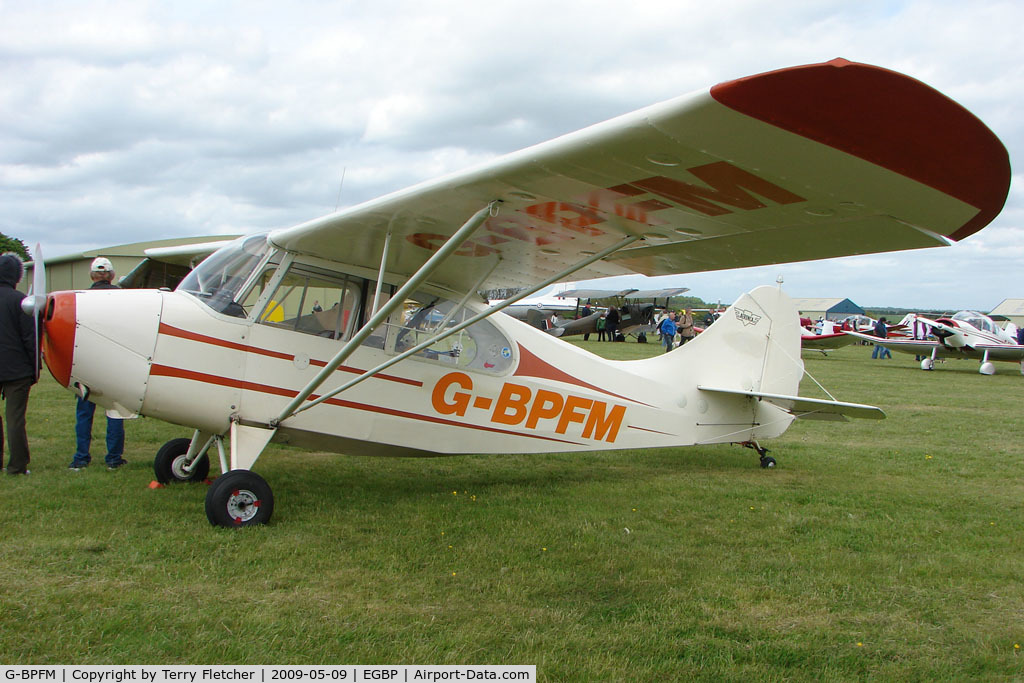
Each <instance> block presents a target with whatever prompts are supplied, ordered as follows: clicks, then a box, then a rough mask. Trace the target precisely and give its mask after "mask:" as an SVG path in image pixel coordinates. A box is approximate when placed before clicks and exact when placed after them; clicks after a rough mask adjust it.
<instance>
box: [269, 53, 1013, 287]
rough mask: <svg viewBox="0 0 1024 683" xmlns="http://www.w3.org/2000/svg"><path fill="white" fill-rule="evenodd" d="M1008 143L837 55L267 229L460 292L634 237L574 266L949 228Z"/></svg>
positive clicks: (909, 239)
mask: <svg viewBox="0 0 1024 683" xmlns="http://www.w3.org/2000/svg"><path fill="white" fill-rule="evenodd" d="M1009 180H1010V167H1009V159H1008V155H1007V152H1006V150H1005V148H1004V147H1003V145H1002V143H1001V142H1000V141H999V140H998V138H996V136H995V135H994V134H993V133H992V132H991V131H990V130H989V129H988V128H987V127H986V126H985V125H984V124H983V123H982V122H980V121H979V120H978V119H977V118H975V117H974V116H973V115H972V114H971V113H970V112H968V111H967V110H965V109H964V108H962V107H961V106H960V105H958V104H956V103H955V102H953V101H952V100H950V99H948V98H946V97H945V96H944V95H942V94H941V93H939V92H937V91H935V90H933V89H932V88H930V87H929V86H927V85H925V84H923V83H921V82H919V81H917V80H914V79H912V78H909V77H907V76H904V75H901V74H899V73H896V72H893V71H889V70H886V69H882V68H879V67H875V66H869V65H865V64H858V63H853V62H849V61H846V60H843V59H836V60H833V61H831V62H827V63H823V64H814V65H808V66H799V67H792V68H786V69H782V70H778V71H772V72H768V73H764V74H760V75H757V76H751V77H748V78H742V79H739V80H735V81H730V82H726V83H721V84H719V85H716V86H714V87H711V88H709V89H706V90H703V91H700V92H696V93H693V94H690V95H685V96H681V97H678V98H676V99H673V100H669V101H667V102H664V103H661V104H657V105H654V106H651V107H647V108H645V109H641V110H638V111H635V112H633V113H630V114H626V115H624V116H620V117H618V118H615V119H612V120H610V121H606V122H604V123H600V124H597V125H595V126H592V127H589V128H586V129H583V130H581V131H578V132H575V133H571V134H569V135H565V136H562V137H560V138H557V139H555V140H551V141H549V142H545V143H542V144H539V145H536V146H534V147H530V148H527V149H524V150H522V151H519V152H515V153H512V154H509V155H507V156H504V157H501V158H498V159H495V160H493V161H490V162H488V163H485V164H483V165H481V166H478V167H476V168H472V169H470V170H466V171H462V172H458V173H455V174H453V175H450V176H447V177H444V178H441V179H439V180H434V181H430V182H426V183H423V184H420V185H417V186H414V187H412V188H409V189H406V190H402V191H399V192H395V193H393V194H389V195H386V196H384V197H381V198H379V199H375V200H372V201H369V202H366V203H363V204H360V205H358V206H354V207H351V208H348V209H344V210H342V211H339V212H337V213H334V214H331V215H328V216H325V217H323V218H320V219H317V220H313V221H310V222H307V223H304V224H302V225H299V226H296V227H294V228H287V229H282V230H277V231H274V232H273V233H271V236H270V240H271V242H272V243H273V244H275V245H277V246H279V247H283V248H285V249H288V250H292V251H296V252H299V253H304V254H310V255H316V256H322V257H324V258H326V259H329V260H332V261H336V262H340V263H343V264H351V265H353V266H356V267H372V268H374V270H376V269H377V267H378V266H379V265H380V263H381V254H382V253H385V249H384V247H385V243H387V244H389V245H390V247H389V249H388V250H387V252H386V253H387V255H386V258H385V259H384V267H385V270H386V271H387V272H388V273H391V274H393V275H398V276H403V275H408V274H410V273H413V272H415V271H416V270H417V269H418V268H419V267H420V266H421V265H422V264H423V263H424V262H425V261H426V259H427V258H429V257H430V256H431V254H432V253H433V252H434V251H436V250H437V249H438V248H439V247H440V245H441V244H442V243H443V242H444V240H445V239H446V238H447V237H449V236H450V235H452V234H453V233H455V232H456V230H458V229H459V227H460V226H462V225H463V224H464V223H466V222H467V221H468V220H469V219H470V217H471V216H472V215H473V214H474V212H478V211H480V210H481V209H484V208H485V207H488V206H491V207H492V209H491V215H490V216H488V217H487V218H486V220H485V221H484V222H483V224H482V225H481V226H480V227H479V228H478V229H477V230H476V232H475V234H474V236H473V237H472V239H470V240H469V241H467V242H464V243H462V245H461V247H460V248H459V249H458V250H457V251H456V252H455V256H454V257H452V258H448V259H447V260H446V261H445V262H444V263H443V265H441V266H440V267H439V268H437V269H436V270H434V271H433V272H432V274H431V276H430V282H431V283H432V284H434V285H437V286H441V287H446V288H449V289H451V290H456V291H460V292H466V291H471V290H472V288H474V287H476V288H478V289H487V288H489V287H495V286H515V285H526V284H530V283H536V282H539V281H542V280H544V279H545V278H548V277H550V276H551V275H553V274H556V273H560V272H562V271H563V270H565V269H569V268H572V267H573V266H574V265H579V263H580V260H581V259H583V258H585V257H586V256H587V255H591V256H593V255H594V254H595V253H601V252H602V251H603V250H604V249H606V248H611V247H613V246H614V245H616V244H617V243H620V242H621V241H622V240H623V238H626V237H634V238H641V239H640V240H639V241H636V242H633V243H632V244H629V245H628V246H627V247H625V248H622V249H621V250H620V251H618V252H617V253H613V254H611V255H608V256H605V257H604V258H603V259H601V260H598V261H595V262H594V263H593V264H592V265H590V266H588V267H586V268H584V269H582V270H580V271H579V272H578V274H577V275H576V276H577V277H581V278H583V277H599V276H607V275H618V274H623V273H627V272H639V273H644V274H647V275H662V274H669V273H686V272H697V271H707V270H717V269H723V268H735V267H744V266H754V265H761V264H769V263H782V262H791V261H802V260H811V259H820V258H827V257H834V256H843V255H849V254H863V253H873V252H881V251H894V250H901V249H914V248H920V247H930V246H939V245H947V244H949V243H950V240H959V239H962V238H964V237H966V236H968V235H971V234H973V233H974V232H976V231H978V230H980V229H981V228H982V227H984V226H985V225H986V224H988V223H989V222H990V221H991V220H992V219H993V218H994V217H995V216H996V215H997V214H998V213H999V211H1000V210H1001V208H1002V206H1003V204H1004V202H1005V200H1006V195H1007V191H1008V188H1009Z"/></svg>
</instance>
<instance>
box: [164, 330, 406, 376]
mask: <svg viewBox="0 0 1024 683" xmlns="http://www.w3.org/2000/svg"><path fill="white" fill-rule="evenodd" d="M160 334H166V335H167V336H169V337H178V338H179V339H188V340H189V341H194V342H199V343H201V344H210V345H212V346H219V347H221V348H225V349H234V350H236V351H244V352H245V353H253V354H257V355H260V356H267V357H269V358H277V359H280V360H287V361H294V360H295V356H294V355H293V354H290V353H283V352H281V351H272V350H270V349H261V348H259V347H258V346H250V345H248V344H240V343H238V342H233V341H228V340H226V339H219V338H217V337H210V336H208V335H205V334H199V333H197V332H190V331H188V330H183V329H181V328H179V327H174V326H173V325H168V324H167V323H160ZM309 364H310V365H314V366H316V367H319V368H322V367H324V366H326V365H327V362H326V361H322V360H317V359H315V358H311V359H310V361H309ZM338 371H339V372H348V373H351V374H354V375H362V374H364V373H365V372H366V371H365V370H360V369H359V368H353V367H350V366H347V365H342V366H340V367H339V368H338ZM374 377H375V378H377V379H383V380H387V381H389V382H398V383H399V384H408V385H409V386H413V387H421V386H423V382H421V381H419V380H415V379H407V378H405V377H397V376H395V375H386V374H383V373H378V374H376V375H374Z"/></svg>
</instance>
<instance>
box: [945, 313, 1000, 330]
mask: <svg viewBox="0 0 1024 683" xmlns="http://www.w3.org/2000/svg"><path fill="white" fill-rule="evenodd" d="M953 320H962V321H963V322H965V323H969V324H971V325H974V327H976V328H977V329H979V330H985V331H986V332H993V331H994V330H993V328H994V327H995V326H994V325H993V324H992V321H991V320H989V319H988V318H987V317H985V316H983V315H982V314H981V313H976V312H974V311H960V312H959V313H957V314H956V315H954V316H953Z"/></svg>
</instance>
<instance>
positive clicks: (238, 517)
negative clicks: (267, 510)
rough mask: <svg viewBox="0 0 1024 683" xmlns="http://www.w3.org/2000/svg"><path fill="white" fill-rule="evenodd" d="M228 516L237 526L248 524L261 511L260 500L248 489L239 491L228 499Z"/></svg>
mask: <svg viewBox="0 0 1024 683" xmlns="http://www.w3.org/2000/svg"><path fill="white" fill-rule="evenodd" d="M227 507H228V515H230V516H231V519H233V520H234V521H235V524H242V523H243V522H248V521H249V520H250V519H252V518H253V517H255V516H256V513H257V512H258V511H259V507H260V499H259V498H257V497H256V494H255V493H253V492H252V491H249V490H248V489H237V490H235V491H232V492H231V495H230V496H229V497H228V505H227Z"/></svg>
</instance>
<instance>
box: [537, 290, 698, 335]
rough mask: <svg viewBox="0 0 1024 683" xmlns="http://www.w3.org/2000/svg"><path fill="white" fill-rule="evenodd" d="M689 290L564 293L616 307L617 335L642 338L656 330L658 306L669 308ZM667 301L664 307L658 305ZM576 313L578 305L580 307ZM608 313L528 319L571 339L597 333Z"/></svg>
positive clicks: (549, 332) (597, 312)
mask: <svg viewBox="0 0 1024 683" xmlns="http://www.w3.org/2000/svg"><path fill="white" fill-rule="evenodd" d="M688 291H690V290H689V288H687V287H672V288H667V289H569V290H566V291H564V292H562V293H561V295H560V296H564V297H567V298H570V299H573V300H575V301H577V302H581V301H587V302H601V303H603V304H606V305H607V311H610V310H611V307H613V306H614V308H615V311H616V314H617V316H618V322H617V323H616V327H615V329H616V332H617V333H618V334H622V335H631V334H632V335H639V334H641V333H647V332H652V331H653V330H654V313H655V310H656V309H657V308H658V306H659V305H660V306H662V307H663V308H667V307H668V306H669V304H670V302H671V301H672V297H676V296H681V295H682V294H684V293H686V292H688ZM662 300H664V304H660V303H659V302H660V301H662ZM577 310H580V309H579V305H577ZM607 311H605V310H595V311H593V312H592V313H590V315H586V316H582V317H575V318H573V319H568V320H557V321H550V320H541V319H538V318H537V317H536V316H534V317H533V318H532V319H529V318H528V319H527V322H529V323H530V324H531V325H533V326H534V327H539V328H540V329H542V330H544V331H545V332H547V333H548V334H552V335H554V336H556V337H571V336H574V335H578V334H594V333H596V332H597V320H598V318H600V317H601V315H602V314H605V313H606V312H607Z"/></svg>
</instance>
